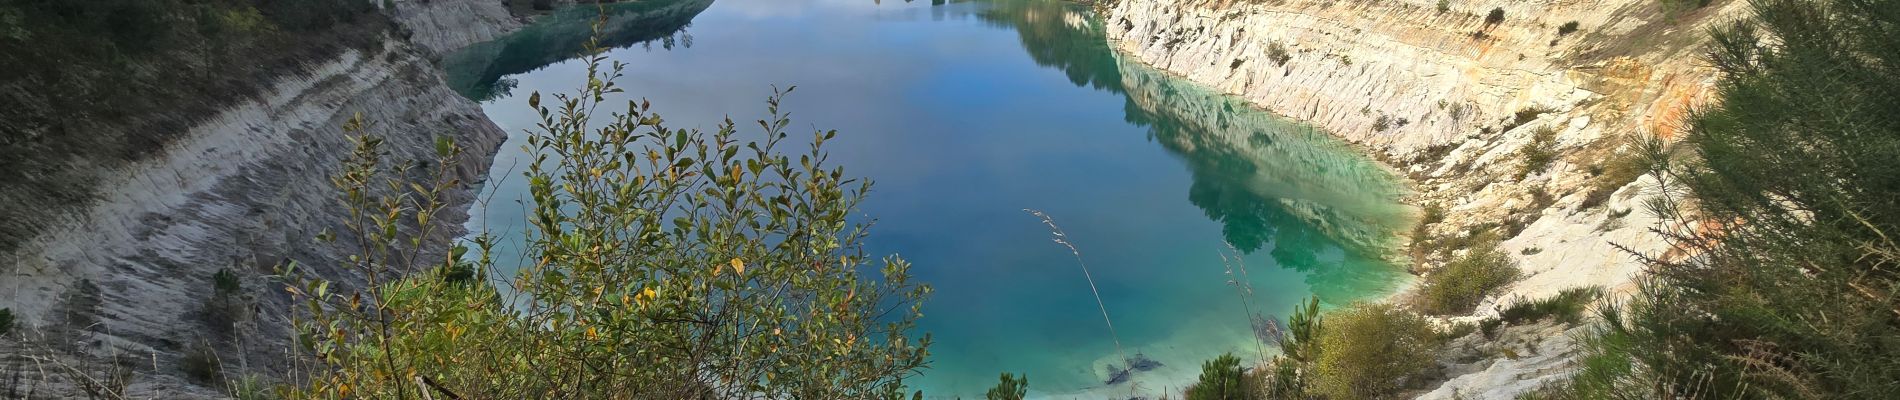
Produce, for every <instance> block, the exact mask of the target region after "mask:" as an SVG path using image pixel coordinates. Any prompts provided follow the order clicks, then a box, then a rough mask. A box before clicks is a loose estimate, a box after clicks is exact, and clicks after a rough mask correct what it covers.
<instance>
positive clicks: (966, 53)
mask: <svg viewBox="0 0 1900 400" xmlns="http://www.w3.org/2000/svg"><path fill="white" fill-rule="evenodd" d="M621 7H635V8H629V9H627V10H624V11H616V14H615V15H616V17H615V19H614V20H613V21H614V23H613V24H612V26H610V28H611V29H610V31H609V32H610V35H612V36H613V37H612V38H610V40H608V42H609V44H611V45H614V46H623V47H621V48H618V49H616V50H613V51H611V52H610V53H608V56H609V58H610V59H612V60H617V61H622V62H626V63H627V64H628V65H629V67H628V71H627V76H626V78H624V79H623V80H622V81H621V84H622V86H624V87H626V88H627V89H628V93H627V94H626V97H628V98H647V99H650V100H652V101H653V103H654V108H655V109H656V110H657V111H658V112H660V113H661V114H663V115H665V116H666V118H667V121H668V122H669V125H673V126H675V127H690V126H695V125H696V126H698V127H699V128H702V129H705V128H712V127H713V126H714V124H715V123H716V122H718V121H720V120H721V119H723V118H724V117H726V116H728V115H730V116H732V117H733V118H734V119H737V120H751V119H757V118H759V117H761V116H762V115H763V113H764V102H763V100H764V98H765V96H766V95H768V94H769V93H770V90H771V87H772V85H778V86H780V87H786V86H791V85H796V86H797V87H798V89H797V90H796V91H795V92H794V93H793V94H792V95H791V96H790V97H789V98H788V99H787V104H786V109H787V110H788V111H790V112H792V113H793V119H794V122H795V124H799V125H802V126H810V127H815V128H821V129H837V130H838V131H840V132H841V134H840V137H839V139H837V140H835V141H834V142H833V143H831V144H832V145H833V146H832V147H831V148H830V150H831V151H832V156H833V159H834V160H836V161H838V162H839V165H843V166H845V167H846V171H847V173H849V174H854V175H859V176H864V177H867V178H870V179H872V180H873V181H875V182H876V188H875V189H874V191H873V192H872V193H871V196H870V198H869V200H868V201H867V202H866V203H865V205H864V207H863V210H862V212H863V215H864V218H866V219H867V220H875V222H876V224H875V226H874V228H873V229H872V235H871V237H870V239H869V243H868V245H869V250H870V251H871V252H873V253H878V254H888V253H898V254H902V255H903V256H904V257H905V258H906V259H908V260H910V261H911V262H912V263H913V264H914V265H916V269H915V270H914V272H915V273H916V274H917V277H918V278H919V279H920V280H921V281H923V282H926V283H929V284H930V285H932V286H933V287H935V289H936V294H935V295H934V297H932V298H931V299H930V300H929V301H928V302H927V303H926V306H925V308H924V313H925V315H924V318H923V319H922V320H921V321H920V325H921V326H920V329H921V330H924V331H928V332H930V333H932V334H933V335H934V337H935V339H936V343H935V344H934V345H933V346H932V347H931V348H930V351H931V353H932V356H931V366H930V368H929V369H928V370H926V371H924V372H923V373H922V375H921V376H918V377H915V378H913V379H910V380H907V382H908V383H910V384H912V385H914V386H916V387H918V388H919V389H922V390H924V391H925V392H926V394H927V395H929V396H931V397H955V396H964V397H980V396H981V395H982V393H983V391H984V390H985V389H987V388H988V387H989V386H991V385H993V384H994V383H995V380H996V374H997V373H999V372H1005V371H1008V372H1018V373H1027V374H1028V376H1029V378H1030V381H1031V392H1032V393H1034V394H1038V395H1064V394H1068V395H1078V394H1083V393H1084V392H1091V391H1093V392H1098V393H1127V392H1129V391H1131V390H1133V391H1140V392H1147V393H1157V392H1162V391H1167V390H1178V389H1179V385H1180V384H1181V383H1182V381H1183V380H1185V379H1191V378H1192V377H1193V376H1194V375H1195V374H1197V373H1198V372H1199V365H1200V362H1201V361H1202V360H1205V359H1208V358H1212V357H1214V356H1217V355H1219V354H1220V353H1223V352H1235V353H1237V354H1240V355H1243V356H1244V357H1248V358H1254V357H1259V356H1260V353H1259V350H1260V349H1261V347H1262V346H1257V345H1256V343H1257V342H1256V341H1255V339H1254V335H1253V333H1252V329H1251V324H1250V322H1249V320H1250V319H1249V317H1248V314H1247V312H1246V311H1244V308H1243V305H1242V298H1241V296H1240V295H1238V294H1237V291H1236V290H1237V289H1236V287H1234V286H1230V285H1228V284H1227V282H1228V280H1229V279H1230V278H1229V276H1228V275H1227V274H1226V273H1225V272H1224V271H1225V270H1226V268H1225V267H1224V265H1225V264H1224V263H1223V262H1222V260H1221V258H1220V256H1219V254H1220V252H1225V251H1229V245H1230V244H1231V246H1232V249H1233V250H1237V251H1239V252H1241V253H1243V254H1244V256H1243V259H1244V262H1243V265H1245V267H1246V273H1247V276H1246V277H1247V279H1242V281H1244V282H1245V283H1246V285H1244V286H1249V287H1251V290H1252V293H1253V295H1252V297H1251V303H1250V304H1251V306H1250V308H1252V309H1253V310H1254V311H1255V312H1257V313H1260V314H1263V315H1265V316H1267V317H1269V318H1273V319H1281V318H1283V317H1282V315H1283V314H1284V312H1285V311H1286V310H1288V309H1290V307H1291V305H1292V304H1293V303H1294V302H1296V301H1299V300H1301V299H1304V298H1306V297H1307V296H1310V295H1313V294H1315V293H1317V294H1319V295H1320V296H1321V298H1322V299H1323V301H1324V302H1326V303H1328V304H1343V303H1346V302H1350V301H1353V300H1356V299H1361V298H1365V297H1367V296H1376V295H1379V294H1382V293H1385V292H1387V291H1389V290H1391V289H1392V288H1394V287H1395V286H1396V285H1397V284H1398V283H1400V282H1402V281H1403V280H1404V279H1405V278H1404V277H1405V275H1404V274H1403V273H1402V271H1401V270H1399V269H1398V268H1395V267H1394V266H1392V265H1390V264H1388V263H1386V262H1384V261H1382V258H1381V257H1380V256H1379V254H1380V252H1382V251H1384V250H1385V249H1389V248H1390V246H1391V245H1392V244H1393V242H1392V240H1393V238H1394V236H1393V235H1394V233H1395V232H1396V231H1397V230H1399V229H1401V227H1404V226H1406V225H1407V224H1408V222H1407V215H1408V213H1407V211H1406V209H1405V208H1404V207H1403V206H1400V205H1399V204H1398V202H1397V199H1398V197H1399V196H1400V195H1401V194H1402V190H1403V189H1402V187H1401V186H1400V185H1399V184H1398V183H1397V181H1396V180H1395V179H1394V178H1393V177H1391V176H1389V174H1387V173H1386V171H1384V170H1382V169H1381V168H1379V167H1378V165H1377V164H1375V163H1373V162H1372V161H1370V160H1368V159H1366V158H1365V157H1362V156H1360V155H1358V154H1356V153H1354V151H1353V150H1352V149H1351V148H1350V147H1348V146H1345V145H1343V144H1341V143H1339V142H1338V141H1337V140H1335V139H1333V138H1332V137H1331V136H1329V135H1327V134H1325V133H1324V132H1317V131H1315V130H1313V129H1311V128H1308V127H1306V126H1304V125H1301V124H1298V123H1296V122H1293V121H1288V120H1285V119H1281V118H1278V117H1275V116H1273V115H1271V114H1268V113H1266V112H1263V111H1258V110H1255V109H1253V108H1251V107H1249V106H1248V105H1247V104H1246V103H1245V102H1242V101H1240V100H1237V99H1233V98H1229V97H1226V96H1222V95H1219V94H1217V93H1214V92H1210V91H1208V90H1206V89H1203V88H1199V87H1196V86H1194V85H1192V84H1189V83H1187V82H1185V81H1182V80H1178V79H1175V78H1172V77H1169V76H1167V75H1166V74H1163V73H1160V72H1158V71H1155V70H1153V69H1150V68H1147V67H1145V66H1141V65H1139V64H1138V63H1137V62H1135V61H1133V60H1129V59H1124V58H1122V57H1121V56H1119V55H1117V54H1115V53H1114V52H1113V51H1111V50H1110V47H1109V44H1108V42H1107V41H1106V39H1105V38H1104V37H1103V35H1102V30H1101V25H1100V24H1101V23H1100V21H1097V20H1096V19H1095V18H1093V17H1092V16H1090V15H1089V14H1088V13H1087V11H1086V10H1085V9H1082V8H1079V7H1075V6H1072V5H1068V4H1066V3H1061V2H1056V1H979V2H961V3H952V4H942V5H931V4H925V3H923V2H917V3H900V2H897V1H885V2H883V4H874V2H872V1H870V0H808V1H798V0H721V1H718V2H716V3H712V2H710V1H709V0H679V1H657V0H650V1H647V2H643V3H636V5H634V6H621ZM591 20H592V19H591V17H588V16H574V15H567V14H557V15H554V16H549V17H545V18H543V19H542V20H541V21H540V22H538V23H537V25H536V26H535V27H531V28H529V29H527V30H525V31H524V33H522V34H517V35H516V36H514V37H511V38H508V39H504V40H502V41H500V42H496V43H490V44H486V45H481V46H477V47H475V48H474V49H472V50H470V51H468V52H465V53H463V54H458V55H456V56H454V57H451V58H450V62H449V65H450V71H451V81H452V83H454V84H456V85H457V86H458V87H459V88H462V90H463V91H464V92H465V93H466V94H468V95H470V96H472V97H475V98H478V99H483V100H484V102H483V105H484V108H485V109H486V111H487V113H488V115H489V116H491V117H493V118H494V119H495V120H496V122H497V123H499V124H500V125H501V126H502V127H503V128H506V129H508V130H509V131H511V132H514V134H515V136H517V139H519V138H518V137H519V136H520V135H522V133H521V131H522V130H524V129H529V128H532V124H533V123H534V121H536V117H535V116H534V115H533V114H532V112H531V111H530V110H529V108H528V107H527V106H526V100H525V97H526V94H527V93H529V92H530V91H541V92H548V93H564V92H571V91H572V90H573V89H574V88H576V87H578V86H580V85H581V84H582V82H583V79H584V77H585V73H584V69H583V68H584V65H582V64H581V63H579V62H576V61H572V60H566V58H568V55H571V54H572V53H573V52H574V51H576V50H578V48H579V47H578V43H577V42H575V40H580V39H585V37H586V33H585V32H586V31H585V27H586V24H587V23H589V22H591ZM577 36H578V37H579V39H575V37H577ZM613 101H614V100H613V99H610V100H609V103H612V102H613ZM807 124H808V125H807ZM518 147H519V146H518V142H516V143H513V144H510V145H507V146H504V147H503V152H504V154H502V155H500V156H498V157H497V162H496V164H495V167H494V170H493V172H492V174H493V176H494V177H495V180H494V181H491V182H490V185H489V186H488V188H487V190H488V191H489V195H490V196H492V198H493V200H491V201H489V202H488V203H486V204H485V205H484V206H482V207H481V209H478V210H476V212H475V214H476V219H475V221H473V222H471V226H474V227H476V228H477V229H485V230H488V231H492V232H497V233H506V232H513V231H518V230H519V229H520V228H521V226H519V225H518V221H519V220H520V219H521V217H522V211H521V208H520V207H519V206H518V205H516V204H514V203H513V201H514V199H518V198H519V194H520V193H521V190H522V187H523V186H524V185H523V183H522V182H520V179H508V178H509V177H513V176H518V175H519V172H520V171H519V169H520V168H523V166H522V165H520V162H522V160H520V159H519V157H520V156H521V154H519V153H516V152H518V150H516V149H517V148H518ZM1024 208H1035V209H1041V210H1043V211H1046V212H1048V213H1049V214H1050V215H1051V216H1053V217H1054V218H1055V219H1056V222H1057V223H1058V224H1060V225H1061V226H1062V228H1063V229H1064V230H1066V231H1067V232H1068V235H1069V239H1070V240H1071V241H1072V242H1073V243H1074V244H1075V246H1076V247H1077V249H1078V250H1080V252H1081V255H1082V258H1083V260H1084V261H1085V262H1086V263H1087V266H1088V268H1089V269H1090V271H1092V272H1093V276H1094V279H1095V283H1096V285H1097V286H1098V288H1099V289H1100V292H1101V295H1102V297H1103V300H1104V303H1106V304H1105V306H1106V308H1107V309H1108V313H1109V314H1110V316H1111V317H1112V318H1113V319H1114V324H1115V327H1116V329H1117V331H1118V333H1119V339H1120V342H1121V345H1122V346H1123V347H1125V348H1126V351H1127V352H1128V353H1130V354H1131V355H1132V354H1134V353H1141V354H1143V355H1145V356H1147V357H1149V358H1152V359H1154V360H1156V361H1159V362H1160V363H1161V364H1162V366H1161V367H1160V368H1156V369H1153V370H1149V371H1142V372H1138V373H1136V374H1134V375H1133V378H1132V380H1131V382H1127V383H1120V384H1116V385H1105V384H1104V381H1105V379H1106V378H1107V368H1106V366H1107V365H1108V364H1109V363H1110V360H1115V359H1116V358H1117V357H1116V355H1115V351H1116V350H1115V344H1114V339H1113V338H1112V337H1111V336H1110V335H1109V334H1108V331H1107V330H1106V328H1105V326H1104V322H1103V320H1102V315H1101V311H1100V310H1099V309H1098V308H1097V305H1096V302H1095V300H1094V297H1093V296H1092V295H1091V294H1090V289H1089V286H1088V283H1087V282H1086V281H1085V280H1084V278H1083V271H1082V269H1081V268H1080V267H1079V266H1078V264H1077V262H1076V260H1075V259H1074V258H1073V256H1072V255H1071V254H1070V253H1069V250H1068V249H1066V248H1063V247H1061V246H1060V245H1058V244H1056V243H1052V242H1051V241H1050V240H1049V239H1048V238H1049V232H1048V230H1047V229H1046V228H1045V227H1044V226H1043V225H1042V224H1041V223H1040V222H1039V221H1038V220H1036V219H1035V218H1034V217H1032V216H1030V215H1028V214H1026V213H1024V212H1023V211H1022V209H1024ZM1130 385H1134V386H1135V387H1131V386H1130Z"/></svg>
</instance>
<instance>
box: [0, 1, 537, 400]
mask: <svg viewBox="0 0 1900 400" xmlns="http://www.w3.org/2000/svg"><path fill="white" fill-rule="evenodd" d="M424 4H426V5H418V4H410V3H408V2H403V3H399V5H398V9H397V12H396V13H395V14H394V15H395V17H396V21H397V22H398V23H400V24H402V25H403V26H406V27H409V31H410V32H409V36H410V38H411V39H412V40H414V41H413V42H411V41H409V40H403V39H401V38H398V37H394V36H392V37H391V38H390V39H389V40H388V42H387V43H386V44H385V45H383V46H379V47H378V48H376V49H357V50H347V51H344V52H342V53H341V54H340V55H339V56H336V57H334V58H330V59H324V60H313V61H311V62H310V65H308V66H307V68H306V70H308V71H310V72H309V73H307V74H301V75H290V76H280V77H275V78H273V79H272V81H270V82H267V83H264V84H262V85H260V86H262V87H265V88H267V89H264V90H263V91H261V92H260V93H257V94H255V95H254V96H251V97H250V98H249V99H247V100H244V101H240V102H237V103H236V104H235V105H233V106H231V107H227V108H225V109H224V110H222V111H221V112H218V113H216V114H215V115H205V116H201V117H199V118H198V119H197V120H198V121H200V122H199V123H197V124H196V125H194V126H191V127H189V128H187V129H186V130H187V131H186V132H184V133H183V134H182V135H180V136H179V137H181V138H182V139H180V140H176V141H173V142H171V143H169V144H167V145H166V146H165V148H163V149H162V150H159V151H156V152H154V154H155V155H153V156H150V157H146V158H144V159H140V160H136V161H133V162H130V163H128V164H126V165H123V166H117V167H111V168H112V169H113V170H112V171H108V172H109V173H108V174H105V175H108V176H112V177H114V178H112V179H111V180H109V181H108V182H103V183H101V184H100V185H99V189H98V190H97V193H98V197H97V200H96V201H94V202H93V203H91V204H89V205H88V206H87V207H85V208H84V209H83V210H81V211H79V212H78V213H77V215H74V216H72V217H69V218H61V219H59V220H60V221H62V222H61V223H60V226H56V227H54V228H51V229H46V230H44V231H43V232H41V233H39V234H38V235H37V236H36V237H34V238H32V239H31V240H28V241H26V242H25V243H24V244H22V245H21V246H20V247H19V249H18V250H16V251H14V252H12V253H11V254H5V255H0V260H3V261H0V307H6V308H9V309H11V310H12V312H13V314H14V315H15V316H16V318H18V321H17V322H16V323H15V326H14V329H13V332H14V333H13V334H12V335H11V336H10V337H8V338H7V339H4V340H3V341H0V355H4V356H0V373H4V374H7V375H8V377H7V378H6V379H8V380H9V381H10V383H9V384H8V385H9V387H8V389H10V390H13V392H11V393H15V394H26V395H28V396H29V397H36V398H37V397H51V398H59V397H72V396H78V395H81V394H84V393H85V392H90V391H94V390H113V391H119V393H118V394H120V395H124V396H127V397H133V398H181V397H217V396H220V392H219V391H217V390H215V389H211V388H208V387H206V386H205V385H206V384H207V382H205V381H204V380H203V379H198V380H193V379H191V378H190V376H191V375H194V374H192V373H188V372H187V370H190V369H193V367H192V366H191V365H189V364H190V362H188V361H187V359H188V358H191V356H193V355H194V354H196V355H215V356H216V358H217V359H220V360H222V364H223V365H224V375H225V376H226V377H228V378H235V377H237V376H240V375H242V374H244V373H246V372H247V371H248V372H257V373H265V374H269V373H272V372H281V371H282V370H284V369H285V368H288V367H287V366H286V365H285V364H287V363H285V362H283V360H284V359H285V355H284V354H285V352H286V351H287V346H286V343H287V340H288V338H289V334H288V332H286V327H287V324H286V323H285V322H284V312H285V310H288V309H289V299H288V297H287V296H285V295H284V294H283V292H282V291H281V290H276V288H278V287H281V283H278V281H276V280H275V279H273V278H271V277H270V276H269V275H270V274H272V273H273V271H274V270H275V267H277V266H279V265H282V264H284V263H286V262H293V261H294V262H296V263H298V264H300V265H304V266H307V267H309V268H310V269H309V270H310V271H313V272H314V273H316V274H318V275H322V276H325V277H328V278H330V279H336V280H340V281H342V282H345V283H346V284H347V283H348V282H352V281H356V280H357V279H359V278H357V277H352V276H347V274H343V273H340V272H337V271H336V270H335V269H334V268H332V267H330V266H333V265H337V263H338V262H339V261H340V260H342V259H343V258H344V255H345V254H348V251H347V249H342V248H337V247H333V246H330V245H323V244H318V243H315V242H314V241H313V240H311V239H312V238H313V237H315V235H317V234H318V233H319V232H323V231H326V230H328V231H340V230H341V229H340V226H341V222H342V221H344V220H345V218H346V217H347V214H346V213H345V209H344V208H343V207H342V205H341V203H340V202H339V201H338V200H336V196H335V191H334V190H332V189H330V188H331V187H332V186H331V184H330V178H329V177H330V176H331V175H332V174H334V173H335V172H337V171H338V170H339V169H340V168H341V164H342V161H343V158H344V157H345V156H347V155H348V154H349V152H350V150H351V148H352V147H351V146H352V144H351V142H350V140H349V138H348V137H347V136H346V135H345V134H344V132H343V129H342V126H343V125H344V124H345V122H346V121H348V120H349V119H351V118H352V117H353V116H355V115H361V116H362V117H363V118H364V119H366V120H368V121H373V122H374V125H373V127H372V128H371V129H369V132H368V133H371V134H374V135H377V136H379V137H382V138H383V139H384V140H385V143H384V144H383V148H384V149H385V150H386V151H387V153H388V154H387V155H386V156H385V157H384V161H385V162H386V163H387V164H388V165H428V163H430V162H433V160H434V159H435V154H434V143H435V139H436V138H437V137H447V138H450V139H453V140H455V141H456V142H457V143H459V144H461V145H462V146H463V147H464V148H466V149H467V150H468V151H467V153H466V154H465V155H464V157H462V158H460V159H457V160H454V162H455V163H456V165H455V166H454V167H455V168H454V171H455V174H456V175H457V176H456V178H458V179H459V180H460V181H461V182H464V184H463V185H462V186H461V187H460V188H458V190H456V191H455V192H453V193H450V194H449V196H448V197H449V198H448V199H447V200H448V201H449V202H450V203H451V204H452V205H459V204H466V203H467V202H468V201H469V200H471V198H472V197H473V193H474V190H475V189H476V185H478V184H479V182H481V181H482V178H483V177H482V174H483V173H484V172H485V171H486V170H487V166H488V162H489V159H490V157H492V155H493V152H494V150H496V147H497V146H499V145H500V143H501V141H502V139H503V138H504V136H505V135H504V134H503V132H501V130H500V129H499V128H497V127H496V126H495V125H494V124H493V123H492V122H490V121H489V120H488V118H487V117H486V116H484V115H483V114H482V112H481V110H480V108H479V107H477V105H476V104H474V103H473V102H471V101H469V100H467V99H464V98H463V97H461V96H459V95H457V94H456V93H455V92H454V91H452V90H450V89H449V88H448V86H447V85H446V84H445V83H444V81H443V79H442V77H441V72H440V71H439V70H438V69H437V67H436V66H435V64H434V63H433V62H432V61H430V60H431V59H432V58H433V57H434V55H435V54H438V53H441V52H444V51H449V50H453V49H455V48H459V47H462V46H466V45H468V44H470V43H473V41H477V40H483V39H484V38H488V37H492V36H494V35H497V34H499V33H500V32H504V31H506V30H508V29H512V27H514V26H515V25H513V19H511V18H507V19H504V18H496V16H497V15H503V16H505V15H506V11H505V10H502V9H501V8H500V6H499V3H496V2H491V1H486V0H433V1H430V2H425V3H424ZM408 7H416V8H408ZM497 12H499V13H500V14H496V13H497ZM423 15H426V17H419V16H423ZM464 208H465V207H461V206H452V207H450V210H452V211H450V212H448V214H452V215H444V216H443V218H446V219H447V220H448V222H449V223H450V224H449V226H459V224H458V222H459V221H460V220H462V219H464V218H466V216H465V215H461V212H462V210H463V209H464ZM458 234H459V233H458V232H438V233H437V234H436V235H434V236H433V237H431V238H430V239H429V240H428V241H426V242H425V243H424V245H423V246H424V247H425V249H427V251H429V252H431V253H434V254H441V252H442V251H443V248H444V244H445V243H447V242H448V241H449V240H450V239H452V238H453V237H454V236H456V235H458ZM224 269H228V270H231V271H234V272H235V273H236V274H237V276H238V277H239V278H240V282H241V287H242V292H241V295H239V296H237V297H238V298H239V299H241V300H240V301H239V302H238V304H237V305H236V306H234V307H232V308H231V309H230V310H229V311H231V312H227V313H222V314H236V316H237V317H236V318H235V320H229V319H227V317H228V315H214V314H220V313H214V312H211V311H208V310H210V309H212V308H213V307H211V304H212V298H213V296H214V294H213V293H214V289H213V283H212V279H213V278H212V276H213V274H215V273H216V272H217V271H219V270H224ZM233 324H235V326H236V328H235V329H233V328H228V326H231V325H233ZM68 372H74V373H68ZM214 380H215V379H214ZM219 383H221V382H219Z"/></svg>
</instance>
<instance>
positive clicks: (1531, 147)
mask: <svg viewBox="0 0 1900 400" xmlns="http://www.w3.org/2000/svg"><path fill="white" fill-rule="evenodd" d="M1517 157H1518V162H1519V163H1518V168H1517V179H1524V177H1527V176H1531V175H1532V174H1537V173H1540V172H1544V170H1545V169H1549V168H1550V163H1551V162H1554V161H1557V131H1556V130H1554V129H1551V128H1550V127H1543V128H1537V131H1535V132H1532V133H1531V141H1530V143H1525V144H1524V147H1519V148H1518V149H1517Z"/></svg>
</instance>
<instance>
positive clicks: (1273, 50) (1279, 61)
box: [1267, 42, 1293, 65]
mask: <svg viewBox="0 0 1900 400" xmlns="http://www.w3.org/2000/svg"><path fill="white" fill-rule="evenodd" d="M1267 59H1268V60H1273V65H1286V63H1287V61H1292V60H1293V54H1292V53H1288V52H1287V51H1286V45H1283V44H1280V42H1273V43H1270V44H1267Z"/></svg>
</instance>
